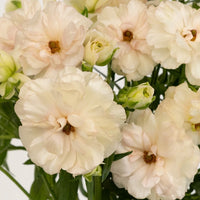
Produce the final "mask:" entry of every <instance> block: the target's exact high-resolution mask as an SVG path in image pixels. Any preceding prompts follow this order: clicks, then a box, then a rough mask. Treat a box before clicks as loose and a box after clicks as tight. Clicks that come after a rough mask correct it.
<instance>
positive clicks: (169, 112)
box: [156, 83, 200, 144]
mask: <svg viewBox="0 0 200 200" xmlns="http://www.w3.org/2000/svg"><path fill="white" fill-rule="evenodd" d="M156 114H157V115H158V116H159V118H163V117H164V118H166V116H168V117H169V120H172V121H174V122H175V123H176V124H177V126H179V127H183V128H184V129H185V131H186V133H187V134H188V135H189V136H190V137H191V138H192V140H193V142H194V143H195V144H200V90H198V91H197V92H194V91H192V90H191V89H190V88H189V87H188V86H187V83H183V84H181V85H179V86H177V87H174V86H173V87H170V88H168V90H167V91H166V94H165V99H164V100H163V101H162V102H161V103H160V105H159V106H158V109H157V111H156Z"/></svg>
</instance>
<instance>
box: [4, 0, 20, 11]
mask: <svg viewBox="0 0 200 200" xmlns="http://www.w3.org/2000/svg"><path fill="white" fill-rule="evenodd" d="M21 7H22V4H21V0H15V1H14V0H8V1H7V3H6V12H11V11H14V10H17V9H18V8H21Z"/></svg>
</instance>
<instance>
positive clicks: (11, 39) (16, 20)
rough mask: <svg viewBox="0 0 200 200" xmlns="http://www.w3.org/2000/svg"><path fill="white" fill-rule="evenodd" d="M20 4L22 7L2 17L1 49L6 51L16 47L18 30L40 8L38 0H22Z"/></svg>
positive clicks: (0, 25) (0, 26)
mask: <svg viewBox="0 0 200 200" xmlns="http://www.w3.org/2000/svg"><path fill="white" fill-rule="evenodd" d="M20 4H21V8H16V9H15V10H14V11H10V12H7V13H5V14H4V16H3V17H1V18H0V30H1V31H0V49H1V50H4V51H6V52H11V51H12V50H13V49H14V48H15V40H16V33H17V31H18V30H19V29H20V28H21V27H22V25H23V24H24V23H25V21H26V20H28V19H31V18H32V17H33V15H34V14H35V13H36V12H37V11H38V10H39V9H40V4H39V1H38V0H28V1H27V0H21V1H20Z"/></svg>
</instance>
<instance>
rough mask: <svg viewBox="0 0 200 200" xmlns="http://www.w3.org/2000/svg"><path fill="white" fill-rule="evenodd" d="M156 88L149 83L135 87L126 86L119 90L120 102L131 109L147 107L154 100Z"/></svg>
mask: <svg viewBox="0 0 200 200" xmlns="http://www.w3.org/2000/svg"><path fill="white" fill-rule="evenodd" d="M153 94H154V89H153V88H152V87H151V86H150V85H149V83H142V84H140V85H138V86H135V87H125V88H123V89H122V90H120V91H119V93H118V95H117V98H118V103H120V104H122V105H123V107H125V108H129V109H145V108H146V107H148V106H149V105H150V104H151V103H152V102H153V101H154V100H155V97H154V96H153Z"/></svg>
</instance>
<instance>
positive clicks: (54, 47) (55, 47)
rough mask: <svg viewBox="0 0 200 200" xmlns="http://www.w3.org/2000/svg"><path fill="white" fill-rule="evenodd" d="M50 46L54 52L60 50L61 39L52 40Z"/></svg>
mask: <svg viewBox="0 0 200 200" xmlns="http://www.w3.org/2000/svg"><path fill="white" fill-rule="evenodd" d="M49 48H50V50H51V53H52V54H55V53H57V52H60V43H59V41H50V42H49Z"/></svg>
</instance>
